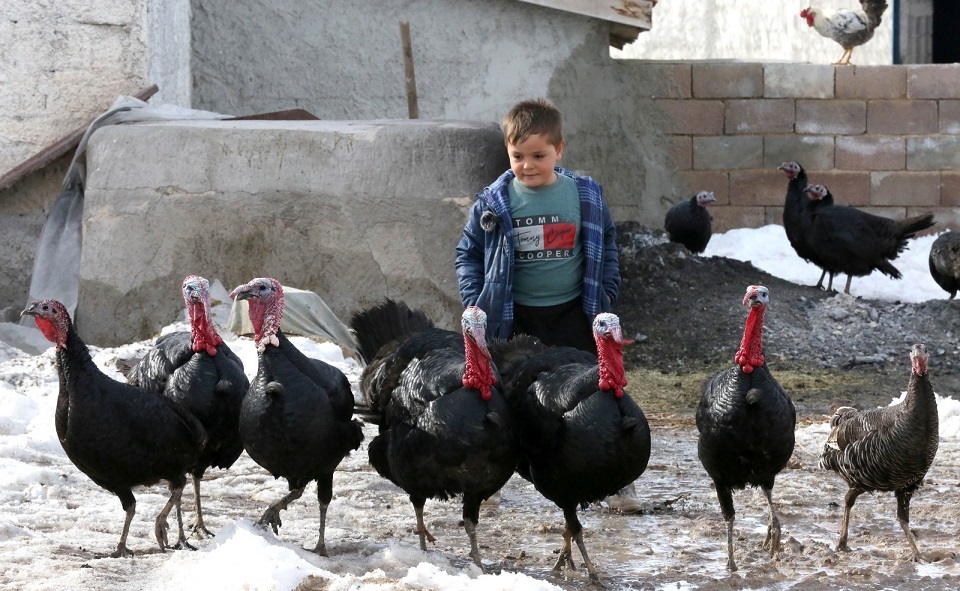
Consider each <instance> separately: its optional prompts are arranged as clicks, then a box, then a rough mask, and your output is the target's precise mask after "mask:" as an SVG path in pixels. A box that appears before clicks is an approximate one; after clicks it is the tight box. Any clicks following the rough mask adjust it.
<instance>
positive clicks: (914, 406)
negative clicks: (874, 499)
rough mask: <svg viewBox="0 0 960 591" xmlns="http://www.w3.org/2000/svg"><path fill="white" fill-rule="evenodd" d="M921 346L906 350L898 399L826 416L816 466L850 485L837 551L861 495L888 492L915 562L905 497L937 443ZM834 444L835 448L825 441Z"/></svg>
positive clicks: (923, 472) (917, 556)
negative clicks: (905, 374)
mask: <svg viewBox="0 0 960 591" xmlns="http://www.w3.org/2000/svg"><path fill="white" fill-rule="evenodd" d="M928 358H929V355H928V353H927V348H926V347H925V346H923V345H922V344H916V345H914V346H913V347H912V348H911V350H910V361H911V365H912V366H913V369H912V371H911V373H910V381H909V382H908V384H907V394H906V396H905V397H904V399H903V401H901V402H900V403H898V404H894V405H891V406H887V407H884V408H875V409H871V410H856V409H854V408H850V407H848V406H843V407H840V408H838V409H837V411H836V413H835V414H834V415H833V417H831V418H830V426H831V427H833V430H832V432H831V434H830V438H829V440H828V443H827V445H824V446H823V453H822V454H821V456H820V467H821V468H826V469H827V470H833V471H834V472H836V473H837V474H839V475H840V476H841V477H842V478H843V479H844V480H845V481H846V482H847V485H848V486H849V487H850V488H849V489H848V490H847V494H846V496H845V497H844V499H843V501H844V505H843V521H842V522H841V524H840V541H839V542H838V543H837V550H842V551H847V550H849V548H848V546H847V529H848V528H849V526H850V511H851V510H852V509H853V504H854V503H855V502H856V500H857V497H859V496H860V495H862V494H863V493H865V492H873V491H882V492H891V491H892V492H893V493H894V495H895V496H896V498H897V521H899V522H900V527H901V528H903V533H904V535H905V536H906V537H907V542H908V543H909V544H910V550H911V552H912V555H911V558H912V559H913V560H915V561H920V560H921V556H920V551H919V550H918V549H917V541H916V539H915V538H914V536H913V532H911V531H910V498H911V497H912V496H913V493H914V492H916V490H917V488H919V486H920V485H921V484H923V478H924V476H926V474H927V470H929V469H930V466H931V465H932V464H933V459H934V457H936V455H937V447H938V445H939V442H940V435H939V424H940V423H939V418H938V416H937V400H936V396H935V395H934V393H933V386H931V385H930V377H929V375H928V372H927V360H928ZM834 442H835V443H836V447H833V446H831V445H830V443H834Z"/></svg>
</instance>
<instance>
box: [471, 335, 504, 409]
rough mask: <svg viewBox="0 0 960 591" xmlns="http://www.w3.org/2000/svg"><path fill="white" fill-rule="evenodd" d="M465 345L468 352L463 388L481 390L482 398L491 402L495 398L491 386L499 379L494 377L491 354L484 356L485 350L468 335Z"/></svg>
mask: <svg viewBox="0 0 960 591" xmlns="http://www.w3.org/2000/svg"><path fill="white" fill-rule="evenodd" d="M463 345H464V349H465V351H466V363H465V364H464V368H463V386H464V387H465V388H474V389H476V390H480V397H481V398H483V399H484V400H490V398H492V397H493V394H491V393H490V386H492V385H493V384H495V383H496V382H497V378H496V376H494V375H493V367H492V366H491V365H490V356H489V353H487V354H484V349H483V348H481V347H480V345H478V344H477V343H476V342H475V341H474V340H473V339H472V338H470V337H469V336H467V335H466V334H465V335H464V337H463Z"/></svg>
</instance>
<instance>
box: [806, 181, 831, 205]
mask: <svg viewBox="0 0 960 591" xmlns="http://www.w3.org/2000/svg"><path fill="white" fill-rule="evenodd" d="M804 193H806V194H808V195H810V198H811V199H813V200H814V201H820V200H821V199H823V198H825V197H826V196H827V195H829V194H830V191H828V190H827V188H826V187H824V186H823V185H810V186H808V187H807V188H806V189H805V190H804Z"/></svg>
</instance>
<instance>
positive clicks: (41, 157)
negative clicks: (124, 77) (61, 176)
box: [0, 84, 160, 191]
mask: <svg viewBox="0 0 960 591" xmlns="http://www.w3.org/2000/svg"><path fill="white" fill-rule="evenodd" d="M158 90H160V89H159V88H158V87H157V85H156V84H153V85H151V86H148V87H147V88H144V89H143V90H141V91H140V92H138V93H137V94H135V95H133V96H135V97H136V98H138V99H140V100H142V101H145V100H147V99H149V98H150V97H152V96H153V95H155V94H156V93H157V91H158ZM94 119H95V118H94ZM91 123H93V119H91V120H90V121H88V122H87V124H86V125H84V126H83V127H78V128H77V129H75V130H73V131H71V132H70V133H68V134H67V135H65V136H63V137H61V138H60V139H58V140H57V141H55V142H53V143H52V144H50V145H49V146H47V147H46V148H44V149H42V150H40V151H39V152H37V153H36V154H34V155H33V156H31V157H30V158H27V159H26V160H24V161H23V162H21V163H20V164H18V165H16V166H14V167H13V168H12V169H10V170H9V171H7V172H6V173H5V174H4V175H3V176H0V191H4V190H6V189H9V188H10V187H12V186H13V185H15V184H16V183H17V182H19V181H20V180H21V179H22V178H24V177H25V176H27V175H29V174H32V173H34V172H37V171H38V170H41V169H42V168H44V167H46V166H48V165H49V164H50V163H51V162H53V161H54V160H56V159H57V158H59V157H61V156H63V155H64V154H66V153H67V152H69V151H70V150H73V149H75V148H76V147H77V145H78V144H79V143H80V139H81V138H83V134H84V133H86V131H87V128H88V127H90V124H91Z"/></svg>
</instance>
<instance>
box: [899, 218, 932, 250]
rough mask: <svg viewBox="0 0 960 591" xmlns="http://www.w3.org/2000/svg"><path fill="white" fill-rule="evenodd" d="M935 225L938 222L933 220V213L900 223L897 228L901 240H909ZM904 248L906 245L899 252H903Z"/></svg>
mask: <svg viewBox="0 0 960 591" xmlns="http://www.w3.org/2000/svg"><path fill="white" fill-rule="evenodd" d="M935 223H936V220H934V219H933V214H932V213H927V214H924V215H918V216H914V217H912V218H907V219H905V220H903V221H902V222H900V223H899V224H898V226H897V230H898V232H897V233H898V235H899V237H900V239H901V240H906V239H907V238H913V236H914V234H916V233H917V232H922V231H923V230H926V229H927V228H930V227H932V226H933V225H934V224H935ZM904 246H905V245H901V246H900V248H899V250H900V251H901V252H902V251H903V248H904Z"/></svg>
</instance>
